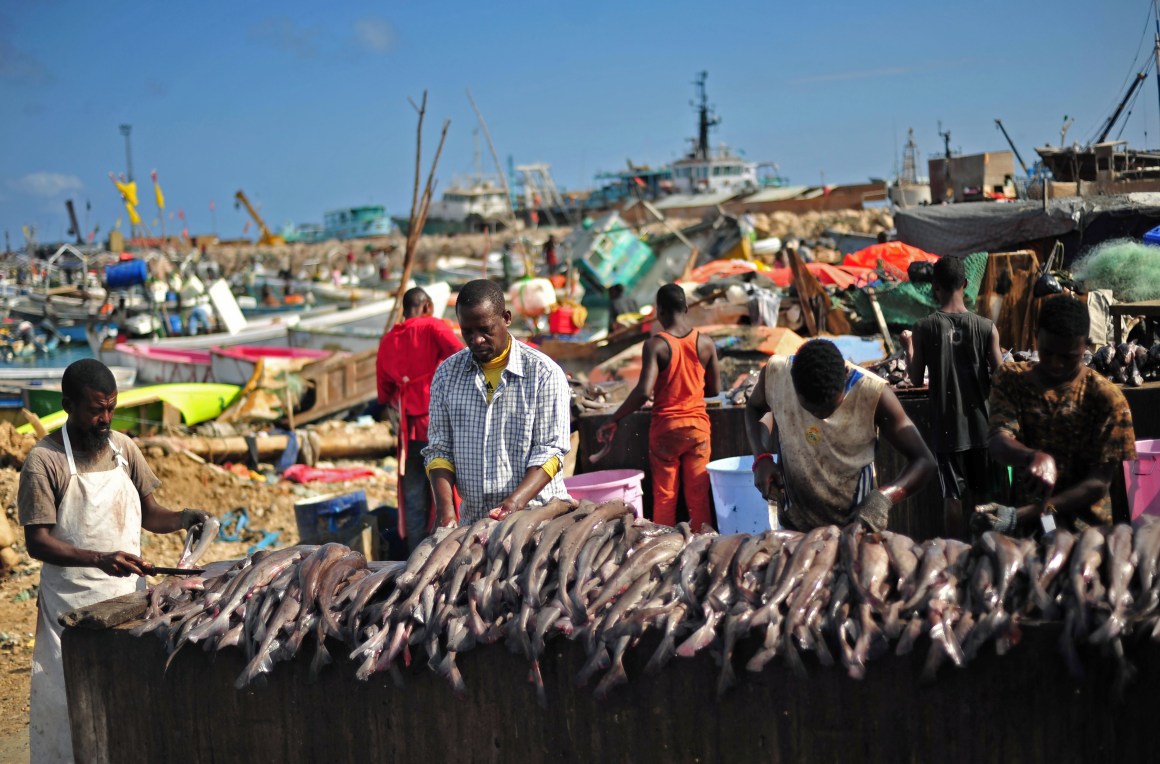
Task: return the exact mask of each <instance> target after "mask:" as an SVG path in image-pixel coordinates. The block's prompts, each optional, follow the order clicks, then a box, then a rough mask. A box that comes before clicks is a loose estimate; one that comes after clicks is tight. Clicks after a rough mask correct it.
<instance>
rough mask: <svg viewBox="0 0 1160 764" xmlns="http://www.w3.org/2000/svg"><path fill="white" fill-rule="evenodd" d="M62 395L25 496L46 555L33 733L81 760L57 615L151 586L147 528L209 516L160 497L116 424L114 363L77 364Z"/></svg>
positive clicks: (39, 548) (36, 757) (31, 545)
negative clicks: (75, 750)
mask: <svg viewBox="0 0 1160 764" xmlns="http://www.w3.org/2000/svg"><path fill="white" fill-rule="evenodd" d="M61 393H62V398H61V403H62V405H63V406H64V410H65V412H67V413H68V421H67V422H66V423H65V425H64V427H62V428H61V429H59V430H57V431H56V432H54V433H52V434H51V435H48V436H47V437H45V438H43V439H41V441H40V442H39V443H37V444H36V446H35V447H34V448H33V449H32V451H31V452H29V454H28V458H27V459H26V460H25V462H24V467H23V469H21V471H20V487H19V490H18V493H17V497H16V506H17V510H18V512H19V515H20V524H21V525H23V526H24V538H25V543H26V544H27V546H28V554H29V555H31V556H32V557H33V558H35V559H37V560H40V561H41V562H42V563H43V565H42V566H41V569H40V591H39V595H38V598H37V610H38V620H37V623H36V650H35V652H33V654H32V698H31V703H30V715H29V735H28V736H29V747H30V753H31V758H32V761H34V762H42V761H43V762H48V761H72V760H73V754H72V736H71V732H70V727H69V717H68V699H67V696H66V695H65V685H64V666H63V665H62V663H61V651H60V635H61V631H62V627H61V625H60V623H59V621H58V620H57V619H58V618H59V617H60V616H61V615H62V614H63V613H66V612H68V611H70V610H74V609H76V608H79V607H84V606H85V605H91V604H93V603H94V602H101V601H103V600H106V599H109V598H112V597H117V596H120V595H122V594H129V593H130V592H133V591H134V590H138V589H144V587H145V580H144V579H143V578H141V577H142V576H146V575H149V574H150V573H151V572H152V570H153V565H152V564H150V563H148V562H146V561H145V560H144V559H142V558H141V556H140V555H141V529H142V528H144V529H145V530H147V531H150V532H152V533H173V532H175V531H179V530H182V529H189V528H192V527H193V526H194V525H198V524H201V523H203V522H204V521H205V520H206V519H207V518H208V517H209V513H207V512H204V511H201V510H193V509H185V510H182V511H181V512H174V511H172V510H169V509H166V508H165V507H163V506H161V505H160V504H159V503H158V502H157V499H156V497H155V496H154V491H155V490H156V489H157V488H158V486H160V485H161V481H160V480H158V479H157V477H156V476H155V475H154V474H153V471H152V470H151V469H149V465H148V464H146V463H145V459H144V458H143V457H142V456H141V452H140V451H139V450H138V449H137V446H136V445H134V443H133V441H132V440H130V439H129V438H128V437H126V436H125V435H122V434H121V433H119V432H114V431H113V429H112V420H113V411H114V409H116V408H117V382H116V380H114V378H113V374H112V372H110V371H109V369H108V367H107V366H105V365H104V364H103V363H101V362H100V361H97V360H94V359H92V358H86V359H84V360H82V361H77V362H75V363H73V364H71V365H70V366H69V367H68V368H67V369H65V371H64V377H63V378H62V379H61Z"/></svg>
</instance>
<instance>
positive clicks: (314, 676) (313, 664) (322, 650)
mask: <svg viewBox="0 0 1160 764" xmlns="http://www.w3.org/2000/svg"><path fill="white" fill-rule="evenodd" d="M333 662H334V659H333V658H331V657H330V651H329V650H327V649H326V643H325V642H324V641H319V643H318V649H317V650H315V651H314V659H313V660H311V661H310V681H311V682H315V681H317V680H318V675H319V673H320V672H321V671H322V667H323V666H326V665H328V664H331V663H333Z"/></svg>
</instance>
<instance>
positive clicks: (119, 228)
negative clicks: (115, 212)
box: [113, 218, 121, 231]
mask: <svg viewBox="0 0 1160 764" xmlns="http://www.w3.org/2000/svg"><path fill="white" fill-rule="evenodd" d="M113 228H116V229H117V230H118V231H120V230H121V218H117V224H116V225H115V226H113Z"/></svg>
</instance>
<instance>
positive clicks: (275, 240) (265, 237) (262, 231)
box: [234, 190, 286, 247]
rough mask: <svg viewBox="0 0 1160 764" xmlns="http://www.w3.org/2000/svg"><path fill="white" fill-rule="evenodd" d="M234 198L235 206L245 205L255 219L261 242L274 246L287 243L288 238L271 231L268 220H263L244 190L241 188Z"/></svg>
mask: <svg viewBox="0 0 1160 764" xmlns="http://www.w3.org/2000/svg"><path fill="white" fill-rule="evenodd" d="M234 199H235V204H234V206H235V207H237V206H238V205H239V204H241V205H242V206H244V207H245V208H246V211H247V212H249V213H250V217H251V218H253V219H254V223H255V224H257V226H258V235H259V238H258V243H259V244H262V245H265V246H271V247H274V246H278V245H281V244H285V243H286V240H285V239H283V238H282V237H281V236H278V235H277V234H273V233H270V229H269V228H267V227H266V221H264V220H262V216H261V215H259V214H258V211H257V210H255V209H254V205H252V204H250V200H249V199H247V198H246V194H245V192H244V191H241V190H239V191H238V192H237V193H236V194H234Z"/></svg>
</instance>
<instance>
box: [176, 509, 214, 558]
mask: <svg viewBox="0 0 1160 764" xmlns="http://www.w3.org/2000/svg"><path fill="white" fill-rule="evenodd" d="M221 527H222V524H221V521H220V520H218V519H217V518H216V517H214V516H213V515H210V516H209V517H208V518H206V520H205V521H204V522H201V523H198V524H197V525H194V526H192V527H191V528H190V529H189V530H188V531H186V532H185V547H184V548H183V549H182V550H181V557H179V558H178V559H177V567H179V568H187V569H188V568H192V567H193V566H194V565H197V562H198V560H200V559H201V558H202V555H204V554H205V552H206V550H207V549H209V547H210V545H211V544H213V542H214V541H216V540H217V537H218V531H219V530H220V529H221Z"/></svg>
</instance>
